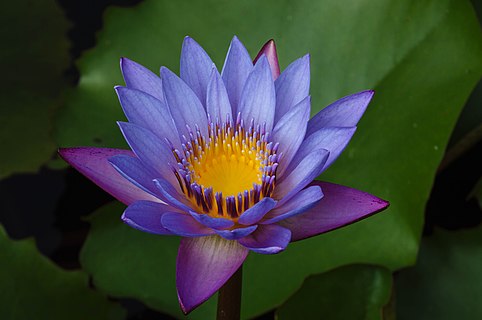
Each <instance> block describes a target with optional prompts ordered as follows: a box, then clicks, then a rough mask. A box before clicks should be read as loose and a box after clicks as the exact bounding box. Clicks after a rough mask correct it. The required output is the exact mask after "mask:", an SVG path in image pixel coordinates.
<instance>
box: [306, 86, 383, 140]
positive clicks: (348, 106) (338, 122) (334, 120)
mask: <svg viewBox="0 0 482 320" xmlns="http://www.w3.org/2000/svg"><path fill="white" fill-rule="evenodd" d="M374 94H375V91H372V90H367V91H362V92H359V93H355V94H352V95H349V96H346V97H344V98H341V99H340V100H337V101H335V102H333V103H332V104H330V105H329V106H327V107H326V108H324V109H323V110H321V111H320V112H318V113H317V114H316V115H315V116H314V117H313V118H311V120H310V121H309V123H308V130H307V132H306V136H309V135H310V134H312V133H313V132H315V131H318V130H320V129H321V128H323V127H354V126H356V124H357V123H358V121H359V120H360V118H361V116H362V115H363V113H364V112H365V110H366V108H367V106H368V103H370V100H371V99H372V97H373V95H374Z"/></svg>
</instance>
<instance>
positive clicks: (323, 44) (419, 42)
mask: <svg viewBox="0 0 482 320" xmlns="http://www.w3.org/2000/svg"><path fill="white" fill-rule="evenodd" d="M186 34H189V35H191V36H193V37H194V38H195V39H196V40H197V41H198V42H199V43H201V44H202V45H203V46H204V48H205V49H206V50H207V51H208V53H210V54H211V57H212V58H213V61H215V62H216V63H217V65H218V66H222V62H223V58H224V55H225V52H226V49H227V47H228V43H229V41H230V39H231V37H232V36H233V34H236V35H238V37H239V38H240V39H241V40H242V41H243V42H244V43H245V45H246V46H247V48H248V50H249V51H250V52H251V54H252V55H254V54H256V52H257V50H258V49H259V48H260V46H261V45H262V44H263V43H264V42H265V41H266V40H267V39H269V38H275V39H276V41H277V46H278V50H279V55H280V61H281V65H282V67H286V66H287V64H288V63H289V62H290V61H292V60H293V59H295V58H297V57H300V56H302V55H303V54H304V53H306V52H310V53H311V62H312V68H311V70H312V86H311V92H312V97H313V98H312V102H313V112H316V111H318V110H320V109H321V108H323V106H325V105H327V104H328V103H329V102H331V101H333V100H335V99H337V98H340V97H342V96H344V95H347V94H350V93H354V92H357V91H361V90H363V89H369V88H374V89H376V90H377V94H376V95H375V99H374V101H373V103H372V104H371V105H370V107H369V109H368V111H367V113H366V114H365V116H364V117H363V119H362V121H361V122H360V124H359V128H358V132H357V134H356V135H355V137H354V139H353V141H352V143H351V144H350V145H349V147H348V148H347V150H346V151H345V153H344V154H343V155H342V156H341V157H340V159H339V160H338V161H337V163H336V164H335V165H334V166H333V167H332V168H330V169H329V170H328V171H327V172H326V173H325V174H324V175H323V176H322V177H321V178H322V179H324V180H328V181H332V182H336V183H340V184H345V185H348V186H351V187H355V188H358V189H362V190H365V191H367V192H370V193H373V194H375V195H378V196H380V197H382V198H384V199H387V200H389V201H390V202H391V207H390V208H389V210H387V211H385V212H384V213H381V214H379V215H376V216H374V217H372V218H370V219H368V220H366V221H363V222H360V223H357V224H355V225H353V226H350V227H348V228H344V229H340V230H337V231H335V232H332V233H329V234H326V235H322V236H319V237H315V238H312V239H309V240H305V241H302V242H299V243H294V244H292V245H290V247H289V248H288V250H287V251H286V252H284V253H281V254H278V255H275V256H264V255H259V254H251V255H250V256H249V257H248V260H247V263H246V267H245V273H244V275H245V276H244V279H245V284H244V289H243V290H244V294H243V301H244V302H243V317H252V316H254V315H258V314H261V313H263V312H265V311H267V310H269V309H272V308H274V307H275V306H277V305H280V304H281V303H282V302H283V301H285V300H286V299H287V298H288V297H289V296H290V295H291V294H293V293H294V292H295V291H296V289H297V288H299V286H300V285H301V283H302V282H303V280H304V278H305V277H306V276H307V275H310V274H317V273H322V272H325V271H327V270H330V269H333V268H335V267H337V266H341V265H345V264H350V263H370V264H377V265H382V266H386V267H387V268H389V269H392V270H393V269H398V268H401V267H404V266H407V265H410V264H413V263H414V261H415V258H416V254H417V251H418V245H419V241H420V234H421V229H422V225H423V212H424V206H425V202H426V200H427V198H428V195H429V192H430V189H431V185H432V182H433V178H434V175H435V172H436V168H437V166H438V164H439V162H440V159H441V158H442V155H443V152H444V149H445V146H446V144H447V141H448V138H449V135H450V132H451V130H452V128H453V126H454V123H455V121H456V118H457V116H458V114H459V112H460V110H461V108H462V106H463V104H464V102H465V100H466V99H467V97H468V96H469V93H470V91H471V89H472V88H473V87H474V86H475V83H476V82H477V80H478V79H479V78H480V76H481V74H482V61H481V59H480V56H481V55H482V38H481V34H480V28H479V25H478V23H477V20H476V17H475V14H474V12H473V10H472V8H471V6H470V4H469V2H468V1H461V0H442V1H441V0H433V1H425V2H423V3H421V2H420V1H416V0H411V1H409V0H405V1H396V2H394V1H384V0H375V1H369V0H362V1H360V0H352V1H349V2H343V3H340V2H339V1H336V0H324V1H314V0H301V1H297V2H292V1H275V0H268V1H262V2H260V1H255V0H250V1H237V2H219V1H214V0H206V1H202V2H195V1H183V2H172V1H152V0H147V1H145V2H143V3H142V4H140V5H139V6H137V7H135V8H129V9H120V8H115V9H112V10H109V11H108V12H107V13H106V18H105V28H104V30H103V31H102V32H100V34H99V43H98V46H97V47H96V48H95V49H93V50H91V51H90V52H88V53H87V54H86V55H85V56H84V57H83V58H82V59H81V60H80V61H79V66H80V70H81V74H82V77H81V80H80V84H79V87H78V88H77V89H76V90H75V91H74V92H72V94H71V95H70V97H69V102H68V106H67V108H65V109H64V111H63V113H62V116H61V117H60V119H59V122H58V127H57V138H58V141H59V143H60V145H62V146H76V145H99V146H110V147H122V146H125V145H126V144H125V142H124V141H123V139H122V137H121V134H120V133H119V131H118V129H117V126H116V124H115V120H122V119H124V116H123V115H122V113H121V108H120V106H119V104H118V102H117V98H116V96H115V94H114V91H113V89H112V86H113V85H115V84H122V78H121V74H120V71H119V65H118V59H119V58H120V57H121V56H127V57H129V58H131V59H133V60H136V61H138V62H140V63H142V64H144V65H146V66H148V67H150V68H151V69H152V70H154V71H156V70H158V67H159V66H160V65H161V64H163V65H166V66H168V67H170V68H172V69H173V70H177V69H178V60H179V52H180V47H181V42H182V38H183V37H184V36H185V35H186ZM120 213H121V212H120V211H119V212H118V213H117V214H118V215H120ZM102 221H103V220H97V219H94V221H93V223H94V226H96V227H95V228H94V229H93V231H92V233H91V235H90V238H99V237H101V236H100V235H99V233H102V232H106V231H105V229H106V228H107V227H106V226H102V224H103V223H106V222H105V221H104V222H102ZM117 223H118V222H117ZM109 228H112V226H111V225H110V227H109ZM122 230H124V231H121V229H119V230H117V231H118V234H117V233H116V236H118V237H123V238H126V239H131V238H132V239H131V240H132V241H137V240H133V239H136V238H137V237H141V235H137V233H139V232H137V233H135V232H130V231H127V229H126V228H124V229H122ZM125 241H127V240H125ZM162 241H165V242H163V243H165V245H166V246H168V245H170V246H175V244H173V243H170V242H169V241H170V240H162ZM151 246H152V244H151V242H146V243H145V244H144V245H143V249H142V250H143V251H144V253H143V257H144V259H145V260H146V261H147V260H152V259H156V258H155V257H152V256H150V255H149V253H150V252H154V251H155V250H153V249H152V248H151ZM100 247H102V248H104V250H103V251H104V252H107V251H109V252H111V251H112V252H115V254H118V255H119V256H125V263H126V264H127V266H129V268H131V267H132V265H130V264H131V263H133V259H129V258H128V257H129V255H130V254H132V252H131V251H129V250H127V248H125V247H122V246H115V245H112V244H111V242H107V243H101V242H100V241H97V242H93V241H88V243H87V245H86V247H85V248H84V259H83V264H84V266H85V267H86V268H87V269H88V270H89V272H91V273H92V274H93V276H94V279H95V281H96V283H97V284H98V285H99V287H101V288H102V289H103V290H105V291H106V292H115V293H116V294H117V293H122V294H123V295H131V296H132V295H134V293H135V294H136V295H137V296H139V295H138V293H139V292H141V290H144V291H145V292H144V293H143V296H145V295H151V296H156V295H159V294H160V293H159V292H161V290H160V289H158V290H156V291H152V292H149V291H148V290H145V289H144V288H143V287H142V286H141V285H140V284H139V283H140V282H139V281H137V280H138V279H140V278H155V277H157V276H158V272H155V270H153V271H152V272H151V271H143V272H142V273H140V272H139V273H136V274H127V273H124V272H123V271H122V269H126V268H127V266H126V264H112V263H111V262H110V261H108V259H104V260H101V259H100V257H99V256H95V255H93V254H91V253H90V252H92V251H99V249H98V248H100ZM166 250H167V249H166ZM171 250H175V249H171ZM117 251H118V252H117ZM113 254H114V253H113ZM137 254H141V253H137ZM169 259H174V258H173V257H172V258H169ZM166 260H167V258H166V259H164V260H163V261H166ZM146 263H147V262H146ZM169 263H173V262H169ZM106 270H116V271H115V272H114V271H111V274H112V275H111V276H109V274H107V272H106ZM148 273H149V274H148ZM114 275H118V276H117V277H114ZM121 275H122V276H121ZM103 277H110V278H109V281H104V280H102V278H103ZM126 277H128V278H129V281H126ZM163 277H164V279H165V281H167V280H168V279H167V278H166V277H171V278H172V279H171V280H169V281H171V283H173V281H174V280H173V278H174V271H173V270H172V271H171V272H169V273H166V274H163ZM114 289H115V290H114ZM121 289H122V290H121ZM165 290H166V291H168V292H164V291H162V292H163V296H162V297H159V299H160V300H162V301H163V302H156V303H151V304H150V305H151V306H153V305H154V304H155V307H156V308H158V309H162V310H164V311H167V312H169V313H171V314H175V313H176V312H177V308H178V307H177V306H174V304H171V303H170V302H169V303H168V302H166V301H172V298H171V296H174V298H175V292H174V290H173V289H172V288H170V289H169V288H168V287H166V289H165ZM169 295H171V296H169ZM165 299H167V300H165ZM170 299H171V300H170ZM142 300H143V301H147V300H146V299H145V298H142ZM151 302H152V300H151ZM172 308H176V309H172Z"/></svg>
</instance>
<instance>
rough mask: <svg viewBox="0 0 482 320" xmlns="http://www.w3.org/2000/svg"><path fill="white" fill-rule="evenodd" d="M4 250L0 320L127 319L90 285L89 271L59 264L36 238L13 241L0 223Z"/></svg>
mask: <svg viewBox="0 0 482 320" xmlns="http://www.w3.org/2000/svg"><path fill="white" fill-rule="evenodd" d="M0 252H1V253H2V263H1V264H0V279H1V280H0V282H1V284H2V285H1V290H0V319H11V320H16V319H19V320H21V319H39V320H41V319H48V320H53V319H70V320H75V319H79V320H85V319H112V320H113V319H124V316H125V312H124V309H122V308H121V307H120V306H119V305H118V304H116V303H114V302H111V301H109V300H107V298H106V297H105V296H104V295H102V294H100V293H98V292H95V291H92V290H91V289H90V288H89V279H88V276H87V274H85V273H84V272H81V271H65V270H62V269H61V268H59V267H57V266H56V265H54V264H53V263H52V262H51V261H49V260H48V259H47V258H45V257H44V256H42V255H41V254H40V253H39V252H38V251H37V248H36V247H35V243H34V240H33V239H28V240H21V241H13V240H10V239H9V238H8V237H7V234H6V232H5V231H4V230H3V227H2V226H1V225H0Z"/></svg>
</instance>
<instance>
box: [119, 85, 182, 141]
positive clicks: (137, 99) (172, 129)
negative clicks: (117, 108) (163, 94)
mask: <svg viewBox="0 0 482 320" xmlns="http://www.w3.org/2000/svg"><path fill="white" fill-rule="evenodd" d="M115 90H116V92H117V95H118V97H119V101H120V103H121V105H122V109H123V110H124V113H125V115H126V117H127V119H128V120H129V122H131V123H134V124H137V125H139V126H141V127H144V128H146V129H149V130H150V131H151V132H152V133H154V134H155V135H156V136H157V137H158V138H159V139H160V140H161V141H163V140H164V139H165V138H167V139H169V141H171V142H172V143H173V144H174V145H175V146H179V145H180V140H179V134H178V133H177V129H176V126H175V124H174V121H173V120H172V116H171V113H170V112H169V108H168V107H167V105H166V104H165V103H164V102H161V101H160V100H158V99H156V98H154V97H153V96H151V95H149V94H147V93H145V92H143V91H139V90H136V89H129V88H125V87H116V88H115Z"/></svg>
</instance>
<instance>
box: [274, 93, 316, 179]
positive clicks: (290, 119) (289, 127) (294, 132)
mask: <svg viewBox="0 0 482 320" xmlns="http://www.w3.org/2000/svg"><path fill="white" fill-rule="evenodd" d="M310 106H311V98H310V96H308V97H306V98H305V99H304V100H302V101H301V102H300V103H298V104H297V105H296V106H295V107H293V108H292V109H291V110H290V111H288V112H287V113H286V114H285V115H284V116H283V117H282V118H281V119H280V120H279V121H278V122H277V123H276V125H275V127H274V129H273V133H272V134H271V136H272V140H273V141H276V142H279V144H280V145H279V151H278V152H279V153H281V154H283V156H282V157H281V160H280V166H279V169H278V170H279V171H278V173H277V176H278V177H281V176H282V175H283V173H284V172H285V170H286V168H287V167H288V164H289V163H290V162H291V160H292V159H293V157H294V156H295V154H296V151H298V148H299V147H300V145H301V143H302V142H303V139H304V137H305V132H306V125H307V122H308V119H309V118H310Z"/></svg>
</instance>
